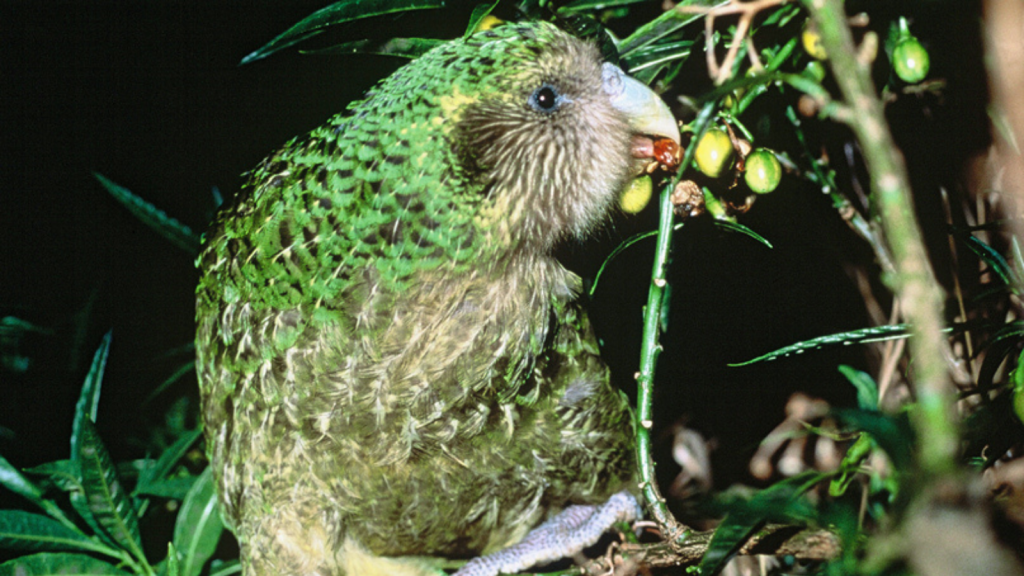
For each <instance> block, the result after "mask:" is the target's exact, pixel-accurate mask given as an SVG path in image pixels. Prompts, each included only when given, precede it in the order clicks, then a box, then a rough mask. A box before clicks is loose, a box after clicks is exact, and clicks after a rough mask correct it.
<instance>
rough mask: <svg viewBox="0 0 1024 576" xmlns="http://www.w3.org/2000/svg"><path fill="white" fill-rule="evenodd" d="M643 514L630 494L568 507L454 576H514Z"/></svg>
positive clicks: (563, 555) (580, 547)
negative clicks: (510, 575) (598, 503)
mask: <svg viewBox="0 0 1024 576" xmlns="http://www.w3.org/2000/svg"><path fill="white" fill-rule="evenodd" d="M641 514H642V510H641V509H640V504H639V503H638V502H637V501H636V498H635V497H633V495H632V494H630V493H629V492H619V493H617V494H614V495H612V497H611V498H609V499H608V501H607V502H605V503H604V504H601V505H600V506H569V507H568V508H566V509H565V510H563V511H562V512H561V513H560V514H559V515H557V516H555V517H554V518H552V519H551V520H548V521H547V522H545V523H543V524H541V525H540V526H538V527H536V528H534V529H533V530H531V531H530V533H529V534H527V535H526V537H524V538H523V539H522V540H521V541H520V542H519V543H517V544H514V545H512V546H509V547H508V548H505V549H503V550H498V551H497V552H495V553H493V554H488V555H487V556H481V557H479V558H474V559H472V560H470V561H469V562H467V563H466V565H465V566H463V567H462V569H461V570H459V571H458V572H456V573H455V574H454V575H453V576H497V575H498V574H515V573H517V572H522V571H523V570H526V569H527V568H530V567H533V566H536V565H538V564H546V563H548V562H554V561H555V560H560V559H562V558H566V557H568V556H572V555H574V554H577V553H579V552H581V551H582V550H583V549H584V548H586V547H587V546H591V545H593V544H594V543H596V542H597V541H598V540H599V539H600V538H601V535H602V534H604V533H605V532H606V531H607V530H608V529H609V528H611V527H612V525H614V524H615V523H616V522H630V521H633V520H636V519H637V518H639V517H640V516H641Z"/></svg>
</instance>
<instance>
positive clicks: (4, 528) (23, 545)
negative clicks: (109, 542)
mask: <svg viewBox="0 0 1024 576" xmlns="http://www.w3.org/2000/svg"><path fill="white" fill-rule="evenodd" d="M0 548H8V549H12V550H22V551H26V550H27V551H41V550H51V551H58V550H89V551H92V552H106V551H107V548H106V547H105V546H102V545H100V544H98V543H96V542H95V541H93V540H91V539H89V538H88V537H86V536H85V534H82V533H81V532H80V531H76V530H72V529H71V528H69V527H67V526H65V525H64V524H61V523H60V522H57V521H56V520H53V519H50V518H47V517H46V516H42V515H40V514H32V513H30V512H24V511H22V510H0Z"/></svg>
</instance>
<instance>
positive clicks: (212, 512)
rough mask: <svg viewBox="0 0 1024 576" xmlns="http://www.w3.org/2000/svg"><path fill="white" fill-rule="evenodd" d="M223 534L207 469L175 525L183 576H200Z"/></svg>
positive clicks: (197, 482) (184, 504)
mask: <svg viewBox="0 0 1024 576" xmlns="http://www.w3.org/2000/svg"><path fill="white" fill-rule="evenodd" d="M223 531H224V524H223V522H221V519H220V512H219V511H218V509H217V491H216V490H215V487H214V480H213V472H212V469H210V468H207V469H206V470H204V471H203V473H202V474H200V475H199V479H198V480H196V483H195V485H194V486H192V489H191V490H189V493H188V496H186V497H185V500H184V501H183V502H182V503H181V511H179V512H178V519H177V522H176V523H175V525H174V546H175V548H176V549H177V550H178V551H179V553H180V554H181V556H182V557H181V574H182V576H197V575H198V574H199V573H200V572H201V571H202V569H203V565H204V564H206V561H207V560H209V559H210V556H212V555H213V553H214V551H215V550H216V549H217V542H218V540H220V535H221V532H223Z"/></svg>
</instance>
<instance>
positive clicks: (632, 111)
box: [601, 62, 680, 144]
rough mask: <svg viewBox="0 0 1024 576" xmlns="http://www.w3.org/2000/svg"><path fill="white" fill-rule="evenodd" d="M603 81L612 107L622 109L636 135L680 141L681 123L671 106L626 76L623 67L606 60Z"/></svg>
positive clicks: (677, 142) (638, 82)
mask: <svg viewBox="0 0 1024 576" xmlns="http://www.w3.org/2000/svg"><path fill="white" fill-rule="evenodd" d="M603 66H604V67H603V70H602V77H601V81H602V84H603V86H604V91H605V93H607V94H608V96H609V97H610V99H611V103H612V106H614V107H615V108H616V109H618V110H621V111H622V112H623V113H624V114H625V115H626V118H628V120H629V127H630V128H631V129H632V130H633V132H634V133H635V134H638V135H646V136H653V137H655V138H658V137H660V138H668V139H670V140H672V141H673V142H675V143H676V144H680V137H679V124H677V123H676V119H675V116H673V115H672V111H671V110H669V109H668V105H667V104H665V101H664V100H662V99H661V97H660V96H658V95H657V94H655V93H654V91H653V90H651V89H650V88H648V87H647V86H645V85H644V84H643V82H640V81H639V80H634V79H633V78H630V77H629V76H626V74H625V72H623V71H622V69H621V68H619V67H618V66H616V65H614V64H609V63H607V62H606V63H604V65H603Z"/></svg>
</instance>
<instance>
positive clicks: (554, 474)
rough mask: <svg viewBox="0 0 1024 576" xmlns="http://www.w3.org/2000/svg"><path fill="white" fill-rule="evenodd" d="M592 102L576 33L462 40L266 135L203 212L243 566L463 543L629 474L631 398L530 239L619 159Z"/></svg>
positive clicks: (231, 518)
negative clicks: (298, 132)
mask: <svg viewBox="0 0 1024 576" xmlns="http://www.w3.org/2000/svg"><path fill="white" fill-rule="evenodd" d="M543 85H553V86H556V87H557V88H558V89H559V90H560V91H561V93H562V94H564V95H565V96H566V105H565V106H563V107H562V108H561V109H559V110H558V111H557V112H555V113H553V114H547V113H543V112H540V111H538V110H536V109H535V108H534V107H531V106H530V105H529V98H530V95H531V94H532V93H533V92H534V91H535V90H536V89H537V88H538V87H539V86H543ZM600 96H601V62H600V56H599V54H598V52H597V50H596V49H595V48H594V47H593V46H591V45H589V44H587V43H585V42H582V41H580V40H577V39H575V38H572V37H570V36H568V35H566V34H564V33H562V32H560V31H558V30H557V29H556V28H555V27H553V26H551V25H548V24H542V23H533V24H520V25H507V26H503V27H499V28H497V29H495V30H491V31H487V32H483V33H479V34H476V35H474V36H472V37H470V38H468V39H465V40H458V41H454V42H452V43H450V44H446V45H443V46H440V47H438V48H436V49H435V50H433V51H431V52H429V53H428V54H426V55H424V56H423V57H421V58H420V59H418V60H416V61H414V62H413V63H411V64H409V65H407V66H406V67H404V68H402V69H400V70H399V71H398V72H396V73H395V74H393V75H392V76H391V77H389V78H388V79H386V80H385V81H383V82H382V83H381V84H380V85H379V86H378V87H376V88H375V89H374V90H372V91H371V92H370V93H368V94H367V97H366V98H365V99H364V100H362V101H360V102H357V103H354V104H353V105H352V106H350V108H349V110H348V111H347V112H346V113H344V114H340V115H338V116H336V117H335V118H333V119H331V120H330V121H329V122H328V123H327V124H325V125H324V126H323V127H321V128H318V129H316V130H314V131H313V132H312V133H310V134H308V135H306V136H304V137H300V138H297V139H295V140H292V141H291V142H289V143H287V144H286V145H285V146H284V147H282V148H281V149H280V150H279V151H277V152H276V153H274V154H273V155H271V156H270V157H268V158H267V159H266V160H265V161H263V162H262V163H261V164H260V165H259V166H258V167H257V168H256V169H255V170H254V171H253V172H252V173H251V174H250V175H249V180H248V183H247V185H246V187H245V188H244V189H243V191H242V192H241V193H240V196H239V198H238V199H237V201H236V203H235V204H234V205H233V207H231V208H229V209H226V210H224V211H223V212H222V213H221V214H220V215H219V216H218V219H217V221H216V222H215V225H214V227H213V229H212V230H211V231H210V232H209V233H208V235H207V237H206V238H205V240H204V249H203V252H202V253H201V255H200V257H199V259H198V262H197V264H198V266H199V267H200V269H201V271H202V278H201V281H200V285H199V287H198V290H197V308H196V318H197V325H198V329H197V339H196V348H197V371H198V375H199V380H200V390H201V396H202V402H203V417H204V423H205V430H206V439H207V450H208V453H209V456H210V459H211V463H212V466H213V467H214V472H215V475H216V478H217V482H218V489H219V494H220V497H221V504H222V508H223V510H224V512H225V514H224V516H225V518H226V519H227V520H228V522H229V524H231V525H232V528H233V530H234V531H235V533H236V534H237V536H238V537H239V540H240V543H241V545H242V560H243V567H244V571H245V573H246V574H249V575H252V574H300V573H302V574H323V575H328V574H339V575H340V574H344V573H345V566H346V559H345V558H344V556H345V554H346V552H345V551H346V550H349V549H350V546H349V544H346V542H348V543H351V542H356V543H357V546H358V547H360V549H365V550H367V551H368V552H369V553H370V554H372V555H376V556H404V555H435V556H448V557H466V556H470V555H474V554H479V553H481V552H486V551H490V550H494V549H497V548H500V547H503V546H505V545H507V544H509V543H510V542H514V541H515V540H517V539H518V538H520V537H521V536H522V535H523V534H524V533H525V532H526V531H527V530H528V529H529V528H530V527H532V526H534V525H536V523H537V522H538V521H539V520H540V519H542V518H544V517H546V516H548V515H550V514H551V513H554V512H557V511H558V510H559V509H561V508H563V507H564V506H566V505H569V504H571V503H581V504H582V503H595V502H599V501H602V500H603V499H605V498H607V497H608V496H610V495H611V494H612V493H614V492H617V491H618V490H621V489H622V488H623V487H625V486H631V485H632V482H631V478H632V475H633V462H632V455H631V449H630V447H629V446H630V443H631V441H632V437H633V429H632V426H633V424H632V415H631V412H630V409H629V407H628V403H627V402H626V400H625V398H624V397H623V396H622V394H621V393H619V392H618V391H616V390H614V389H613V387H612V386H611V385H610V382H609V374H608V370H607V368H606V367H605V365H604V364H603V362H602V361H601V360H600V358H599V352H598V348H597V344H596V341H595V338H594V335H593V332H592V330H591V328H590V326H589V322H588V320H587V317H586V315H585V313H584V312H583V310H582V309H581V308H580V306H579V305H578V303H577V302H576V298H577V296H578V293H579V291H580V288H581V287H580V280H579V278H578V277H576V276H575V275H574V274H572V273H571V272H569V271H567V270H565V269H564V268H563V267H562V266H561V264H559V263H558V262H557V261H556V260H555V259H554V258H553V257H552V255H551V251H552V249H553V247H555V246H556V245H557V244H558V243H560V242H564V241H566V240H569V239H572V238H580V237H583V236H585V235H586V234H587V233H589V232H591V231H592V230H593V229H594V228H595V227H597V226H599V225H600V223H601V222H603V221H604V219H605V218H606V215H607V212H608V209H609V207H610V205H611V204H612V202H613V201H614V197H615V194H616V193H617V192H618V191H619V190H621V188H622V186H623V184H624V181H625V178H626V177H627V172H628V166H629V164H630V161H631V158H630V152H629V136H630V134H629V131H628V128H627V125H626V122H625V120H624V119H623V118H621V115H620V114H619V113H617V112H616V111H614V110H613V109H611V107H610V106H609V105H608V104H607V103H606V102H605V101H604V100H603V99H602V98H601V97H600ZM353 576H355V575H353Z"/></svg>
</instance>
